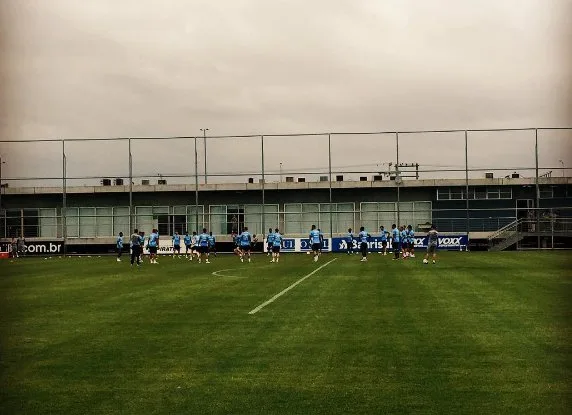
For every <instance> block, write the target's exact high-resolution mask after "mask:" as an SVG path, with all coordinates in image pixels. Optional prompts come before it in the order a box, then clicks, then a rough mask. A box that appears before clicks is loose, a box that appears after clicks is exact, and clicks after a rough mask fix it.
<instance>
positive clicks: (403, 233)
mask: <svg viewBox="0 0 572 415" xmlns="http://www.w3.org/2000/svg"><path fill="white" fill-rule="evenodd" d="M399 237H400V238H401V239H400V242H401V246H400V248H399V250H400V251H401V253H402V254H401V259H407V255H408V252H409V238H408V237H407V230H406V229H405V226H400V227H399Z"/></svg>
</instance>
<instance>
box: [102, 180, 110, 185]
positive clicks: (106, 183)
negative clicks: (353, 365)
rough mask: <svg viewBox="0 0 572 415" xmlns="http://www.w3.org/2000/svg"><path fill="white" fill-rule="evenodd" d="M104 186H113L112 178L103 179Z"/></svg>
mask: <svg viewBox="0 0 572 415" xmlns="http://www.w3.org/2000/svg"><path fill="white" fill-rule="evenodd" d="M101 185H102V186H111V179H101Z"/></svg>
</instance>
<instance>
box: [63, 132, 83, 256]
mask: <svg viewBox="0 0 572 415" xmlns="http://www.w3.org/2000/svg"><path fill="white" fill-rule="evenodd" d="M66 164H67V159H66V141H65V140H64V139H62V214H61V217H62V237H63V239H64V257H66V256H67V252H68V243H67V242H68V229H67V217H66V213H67V212H66V211H67V198H66V196H67V195H66V186H67V183H66V175H67V171H66V170H67V166H66ZM78 220H79V218H78Z"/></svg>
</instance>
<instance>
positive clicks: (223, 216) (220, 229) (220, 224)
mask: <svg viewBox="0 0 572 415" xmlns="http://www.w3.org/2000/svg"><path fill="white" fill-rule="evenodd" d="M210 229H211V231H212V232H213V233H214V234H216V235H226V234H227V233H228V232H227V207H226V205H211V207H210Z"/></svg>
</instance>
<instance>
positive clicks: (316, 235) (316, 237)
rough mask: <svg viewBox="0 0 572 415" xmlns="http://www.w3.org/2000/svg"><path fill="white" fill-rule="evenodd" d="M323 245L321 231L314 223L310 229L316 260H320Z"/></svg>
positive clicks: (311, 243)
mask: <svg viewBox="0 0 572 415" xmlns="http://www.w3.org/2000/svg"><path fill="white" fill-rule="evenodd" d="M321 245H322V237H321V236H320V231H319V230H317V229H316V225H312V230H311V231H310V246H311V248H312V252H313V253H314V262H316V261H318V257H319V256H320V253H321V251H322V246H321Z"/></svg>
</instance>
